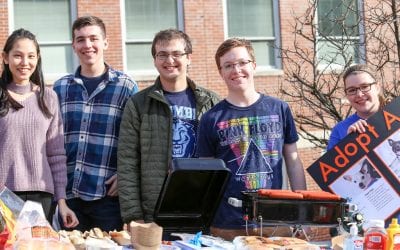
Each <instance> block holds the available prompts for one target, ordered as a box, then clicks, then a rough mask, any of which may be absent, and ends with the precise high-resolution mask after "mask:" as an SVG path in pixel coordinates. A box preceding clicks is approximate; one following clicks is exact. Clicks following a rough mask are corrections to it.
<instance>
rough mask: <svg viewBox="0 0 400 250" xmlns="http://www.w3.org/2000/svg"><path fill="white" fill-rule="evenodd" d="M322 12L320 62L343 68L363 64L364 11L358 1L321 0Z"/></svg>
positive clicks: (319, 33)
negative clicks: (361, 34) (362, 31)
mask: <svg viewBox="0 0 400 250" xmlns="http://www.w3.org/2000/svg"><path fill="white" fill-rule="evenodd" d="M317 11H318V38H317V39H318V42H317V49H318V52H317V54H318V62H319V65H324V66H326V65H329V66H333V67H337V66H340V67H343V66H344V65H345V64H346V63H348V62H351V63H359V62H360V60H361V53H362V49H363V48H362V46H361V41H360V39H361V37H360V28H361V27H360V24H361V22H360V20H361V17H360V13H359V6H358V1H357V0H343V1H337V0H320V1H319V2H318V6H317Z"/></svg>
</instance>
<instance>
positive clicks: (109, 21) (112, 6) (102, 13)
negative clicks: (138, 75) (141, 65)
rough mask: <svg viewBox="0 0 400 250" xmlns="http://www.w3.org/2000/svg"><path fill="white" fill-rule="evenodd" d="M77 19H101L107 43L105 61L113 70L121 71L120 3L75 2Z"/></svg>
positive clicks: (83, 0) (90, 0) (109, 1)
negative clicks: (104, 27) (92, 17)
mask: <svg viewBox="0 0 400 250" xmlns="http://www.w3.org/2000/svg"><path fill="white" fill-rule="evenodd" d="M77 8H78V11H77V13H78V17H79V16H85V15H94V16H98V17H100V18H101V19H103V21H104V23H105V25H106V30H107V37H108V41H109V45H108V49H107V51H106V52H105V60H106V62H107V63H108V64H110V65H112V66H113V68H115V69H120V70H122V69H123V61H122V58H123V55H122V36H121V33H122V31H121V15H120V1H116V0H77Z"/></svg>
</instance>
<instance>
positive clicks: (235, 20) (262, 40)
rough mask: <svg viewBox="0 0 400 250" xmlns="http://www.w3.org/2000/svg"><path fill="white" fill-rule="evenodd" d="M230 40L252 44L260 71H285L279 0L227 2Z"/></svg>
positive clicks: (231, 0) (236, 0) (227, 0)
mask: <svg viewBox="0 0 400 250" xmlns="http://www.w3.org/2000/svg"><path fill="white" fill-rule="evenodd" d="M226 14H227V15H226V21H227V25H226V27H227V34H228V37H242V38H245V39H248V40H250V41H251V42H252V45H253V48H254V51H255V54H256V59H257V66H258V68H260V67H261V68H267V69H268V68H281V62H280V60H279V58H278V56H279V50H278V47H279V46H280V41H279V37H280V34H279V15H278V0H252V1H248V0H226Z"/></svg>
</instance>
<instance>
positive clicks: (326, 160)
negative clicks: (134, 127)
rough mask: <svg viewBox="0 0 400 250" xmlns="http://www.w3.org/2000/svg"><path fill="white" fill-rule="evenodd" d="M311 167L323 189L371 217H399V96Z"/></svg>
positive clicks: (387, 218) (314, 176) (312, 173)
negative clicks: (360, 132)
mask: <svg viewBox="0 0 400 250" xmlns="http://www.w3.org/2000/svg"><path fill="white" fill-rule="evenodd" d="M367 122H368V128H367V132H365V133H362V134H359V133H351V134H349V135H347V136H346V137H345V138H344V139H343V140H342V141H341V142H340V143H338V144H337V145H336V146H335V147H334V148H332V149H331V150H329V151H327V152H326V153H325V154H324V155H323V156H322V157H321V158H319V159H318V160H317V161H315V162H314V163H313V164H312V165H311V166H309V167H308V169H307V171H308V173H309V174H310V175H311V177H312V178H313V179H314V180H315V181H316V182H317V184H318V185H319V186H320V188H321V189H322V190H325V191H329V192H333V193H335V194H337V195H340V196H341V197H343V198H345V199H347V201H348V202H349V203H352V204H355V205H357V208H358V210H359V211H360V212H361V213H362V214H363V216H364V218H365V219H366V220H368V219H383V220H385V221H386V223H388V222H389V221H390V220H391V218H394V217H398V218H399V217H400V97H398V98H396V99H395V100H393V101H392V102H391V103H389V104H388V105H386V106H385V108H384V109H383V110H382V111H380V112H378V113H376V114H375V115H373V116H372V117H370V118H369V119H368V120H367Z"/></svg>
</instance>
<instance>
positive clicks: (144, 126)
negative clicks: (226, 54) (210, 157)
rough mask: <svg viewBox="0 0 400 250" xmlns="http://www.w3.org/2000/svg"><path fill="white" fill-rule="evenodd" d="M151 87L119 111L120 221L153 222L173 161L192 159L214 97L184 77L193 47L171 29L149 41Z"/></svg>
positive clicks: (179, 33) (183, 35)
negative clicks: (200, 124) (155, 75)
mask: <svg viewBox="0 0 400 250" xmlns="http://www.w3.org/2000/svg"><path fill="white" fill-rule="evenodd" d="M151 53H152V56H153V59H154V66H155V67H156V69H157V71H158V72H159V74H160V75H159V77H158V78H157V79H156V81H155V83H154V84H153V85H152V86H150V87H148V88H146V89H144V90H142V91H140V92H139V93H137V94H136V95H135V96H134V97H132V98H131V99H130V100H129V101H128V103H127V105H126V107H125V110H124V114H123V118H122V123H121V132H120V140H119V145H118V187H119V190H118V191H119V199H120V204H121V212H122V217H123V220H124V222H126V223H129V222H130V221H132V220H134V221H143V220H144V221H146V222H148V221H152V220H153V213H154V208H155V205H156V202H157V198H158V195H159V192H160V191H161V188H162V185H163V181H164V178H165V176H166V175H167V173H168V167H169V163H170V162H171V159H172V158H189V157H193V155H194V153H195V147H196V134H197V125H198V120H199V118H200V117H201V115H202V114H203V113H204V112H206V111H207V110H209V109H210V108H211V107H212V106H214V105H215V104H216V103H217V102H218V101H219V98H218V97H217V95H216V94H214V93H213V92H211V91H209V90H206V89H204V88H202V87H200V86H198V85H196V84H195V83H194V82H193V81H192V80H191V79H189V78H188V76H187V72H188V67H189V65H190V63H191V54H192V44H191V41H190V39H189V37H188V35H187V34H185V33H184V32H182V31H179V30H175V29H168V30H162V31H160V32H158V33H157V34H156V35H155V37H154V39H153V43H152V48H151Z"/></svg>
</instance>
